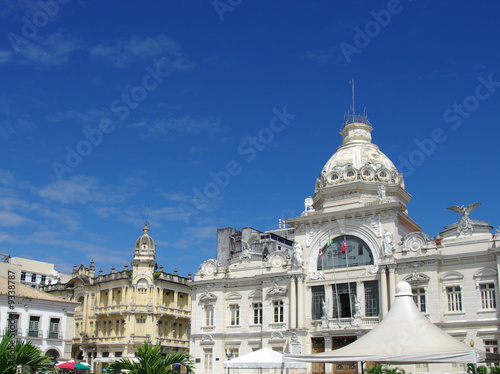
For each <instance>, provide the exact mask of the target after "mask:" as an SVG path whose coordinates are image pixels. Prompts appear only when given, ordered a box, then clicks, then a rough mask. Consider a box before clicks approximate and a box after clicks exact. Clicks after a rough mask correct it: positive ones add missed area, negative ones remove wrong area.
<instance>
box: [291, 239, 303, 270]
mask: <svg viewBox="0 0 500 374" xmlns="http://www.w3.org/2000/svg"><path fill="white" fill-rule="evenodd" d="M292 263H293V265H294V266H297V267H301V266H302V245H300V243H295V244H294V245H293V260H292Z"/></svg>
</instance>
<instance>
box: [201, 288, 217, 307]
mask: <svg viewBox="0 0 500 374" xmlns="http://www.w3.org/2000/svg"><path fill="white" fill-rule="evenodd" d="M216 301H217V296H215V295H214V294H213V293H211V292H208V291H205V292H204V293H203V294H202V295H201V296H200V304H203V305H208V304H214V303H215V302H216Z"/></svg>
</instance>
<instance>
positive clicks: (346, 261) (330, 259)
mask: <svg viewBox="0 0 500 374" xmlns="http://www.w3.org/2000/svg"><path fill="white" fill-rule="evenodd" d="M344 238H345V242H346V245H347V247H346V249H345V251H344V252H345V253H342V247H343V245H342V243H343V242H344ZM327 244H328V243H327ZM364 265H373V255H372V252H371V251H370V248H369V247H368V245H367V244H366V243H365V242H364V241H363V240H361V239H360V238H358V237H356V236H352V235H345V236H339V237H337V238H335V239H333V240H332V241H331V243H330V245H328V246H325V247H323V251H322V256H321V255H320V256H319V257H318V270H323V269H325V270H328V269H340V268H346V267H355V266H364Z"/></svg>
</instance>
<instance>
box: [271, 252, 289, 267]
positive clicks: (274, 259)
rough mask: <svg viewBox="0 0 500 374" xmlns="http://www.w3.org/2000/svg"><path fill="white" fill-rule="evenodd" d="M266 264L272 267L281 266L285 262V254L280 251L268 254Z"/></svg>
mask: <svg viewBox="0 0 500 374" xmlns="http://www.w3.org/2000/svg"><path fill="white" fill-rule="evenodd" d="M267 262H268V264H269V265H270V266H272V267H274V268H279V267H282V266H283V265H285V264H286V258H285V255H284V254H282V253H277V252H274V253H272V254H271V255H270V256H269V259H268V261H267Z"/></svg>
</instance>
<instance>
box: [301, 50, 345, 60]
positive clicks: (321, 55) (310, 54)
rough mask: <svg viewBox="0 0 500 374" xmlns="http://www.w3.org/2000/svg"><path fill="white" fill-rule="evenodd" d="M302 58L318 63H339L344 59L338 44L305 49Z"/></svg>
mask: <svg viewBox="0 0 500 374" xmlns="http://www.w3.org/2000/svg"><path fill="white" fill-rule="evenodd" d="M302 58H303V59H305V60H307V61H310V62H313V63H316V64H319V65H330V64H339V63H341V62H345V61H346V60H345V58H344V57H343V55H342V53H341V51H340V48H339V47H338V46H333V47H331V48H329V49H315V50H312V51H307V52H304V54H303V55H302Z"/></svg>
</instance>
